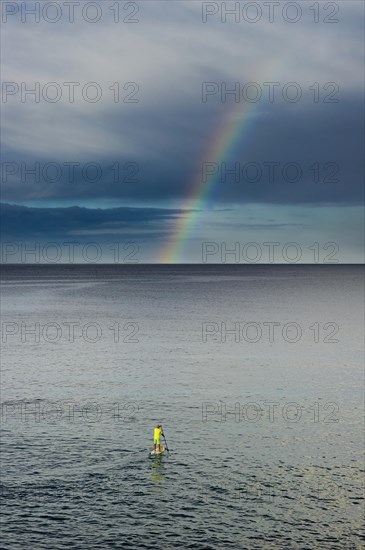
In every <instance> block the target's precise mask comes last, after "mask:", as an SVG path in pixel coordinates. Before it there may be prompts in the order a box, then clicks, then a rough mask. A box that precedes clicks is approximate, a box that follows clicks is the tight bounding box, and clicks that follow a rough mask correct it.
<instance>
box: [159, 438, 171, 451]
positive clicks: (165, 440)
mask: <svg viewBox="0 0 365 550" xmlns="http://www.w3.org/2000/svg"><path fill="white" fill-rule="evenodd" d="M161 435H162V437H163V438H164V441H165V445H166V450H167V452H168V453H169V452H170V451H169V448H168V446H167V441H166V437H165V434H161Z"/></svg>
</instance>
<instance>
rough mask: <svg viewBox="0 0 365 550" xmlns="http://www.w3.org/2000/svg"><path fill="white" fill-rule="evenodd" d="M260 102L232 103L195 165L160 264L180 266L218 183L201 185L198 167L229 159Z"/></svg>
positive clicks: (213, 179)
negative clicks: (188, 190)
mask: <svg viewBox="0 0 365 550" xmlns="http://www.w3.org/2000/svg"><path fill="white" fill-rule="evenodd" d="M258 103H259V102H256V103H252V102H251V103H250V102H244V101H242V102H239V103H233V108H232V109H231V110H230V112H229V113H228V115H226V116H225V119H224V120H223V122H221V123H220V127H219V129H218V131H217V132H216V133H215V134H214V139H213V140H212V142H211V143H209V144H208V147H207V148H206V149H205V151H204V154H203V155H202V156H201V161H200V164H199V166H198V170H197V174H196V176H195V178H194V179H193V181H192V184H191V185H190V186H189V189H190V192H189V194H188V197H187V198H186V199H185V200H184V203H183V206H182V210H183V211H184V213H183V214H182V215H181V216H179V218H178V219H177V221H176V223H175V226H174V227H173V229H172V232H171V234H170V236H169V239H168V241H167V243H166V244H165V246H164V248H163V251H162V254H161V256H160V261H159V263H166V264H171V263H179V261H181V258H182V253H183V249H184V246H185V244H186V242H187V240H188V239H189V237H190V236H191V234H192V232H193V231H194V229H195V228H196V226H197V224H198V222H199V221H200V220H201V217H202V214H203V212H204V204H205V203H206V201H207V199H208V198H209V195H210V194H211V191H212V190H213V189H214V187H215V185H216V183H217V182H218V181H219V178H220V174H219V171H218V174H215V175H211V176H208V177H207V181H206V182H203V178H202V174H201V166H202V163H203V162H214V163H216V164H218V165H219V164H220V163H221V162H223V161H224V160H225V159H227V158H228V156H229V154H230V152H231V151H232V149H233V147H234V145H235V143H236V141H237V139H238V137H240V136H242V134H243V133H244V132H245V134H246V136H247V135H248V129H249V128H250V127H251V125H252V122H253V120H254V118H255V117H254V111H255V110H256V109H257V106H258Z"/></svg>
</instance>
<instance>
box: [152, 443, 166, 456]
mask: <svg viewBox="0 0 365 550" xmlns="http://www.w3.org/2000/svg"><path fill="white" fill-rule="evenodd" d="M163 452H165V447H164V446H163V445H161V450H160V451H151V452H150V455H152V456H158V455H162V453H163Z"/></svg>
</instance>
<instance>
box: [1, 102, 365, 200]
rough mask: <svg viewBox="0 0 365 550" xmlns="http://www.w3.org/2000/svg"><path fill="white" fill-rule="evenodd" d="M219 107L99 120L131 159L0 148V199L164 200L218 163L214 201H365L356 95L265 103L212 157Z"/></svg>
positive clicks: (360, 111)
mask: <svg viewBox="0 0 365 550" xmlns="http://www.w3.org/2000/svg"><path fill="white" fill-rule="evenodd" d="M230 107H231V108H232V105H231V106H230ZM170 108H171V106H170ZM224 109H225V110H226V111H227V106H223V105H222V104H220V105H217V104H214V105H208V106H204V108H203V107H202V105H200V106H199V107H198V106H197V105H196V104H194V103H193V104H192V105H185V106H184V108H178V107H176V108H175V107H174V108H171V110H169V108H167V107H166V108H164V109H162V110H161V111H160V112H159V111H157V112H153V113H148V112H143V113H141V114H140V115H138V116H135V117H134V119H133V123H132V120H129V118H128V117H127V119H123V117H118V116H112V115H111V114H110V115H108V114H107V115H105V117H104V123H105V124H107V125H108V127H109V129H110V132H111V133H112V134H113V135H115V136H116V139H119V140H120V141H123V140H125V139H129V140H130V143H131V147H132V149H133V154H129V155H125V154H124V155H123V154H121V155H120V156H115V157H111V156H109V155H80V156H79V157H77V155H73V156H72V158H70V157H64V156H61V155H59V156H56V155H53V156H52V157H45V156H44V155H43V154H42V155H38V156H35V155H31V156H29V155H27V156H26V157H22V156H20V155H19V153H17V152H15V151H13V152H12V153H10V152H9V151H7V152H6V151H5V152H4V155H3V165H2V168H3V170H2V199H3V201H9V202H10V201H11V202H15V201H20V200H22V201H24V200H32V199H35V198H38V199H44V200H54V201H57V200H59V199H71V200H74V201H75V203H76V204H77V202H78V201H82V200H86V199H87V200H95V201H97V200H98V199H106V198H107V199H118V200H119V201H120V202H122V201H123V200H126V199H127V200H129V201H138V202H139V203H140V202H141V201H145V202H148V203H150V204H151V205H153V204H154V203H160V202H161V200H170V199H183V198H184V197H186V196H187V195H188V194H189V191H190V189H191V187H192V185H194V186H195V187H196V188H197V189H199V188H201V187H204V184H203V183H201V180H202V178H203V171H204V166H207V164H204V163H215V164H214V165H213V166H214V170H215V172H216V174H215V183H214V185H213V186H212V192H211V194H210V198H211V200H212V201H213V202H216V203H217V204H220V203H221V204H222V205H223V204H224V203H227V202H228V203H237V204H240V203H247V202H262V203H268V204H270V203H273V204H318V205H319V204H349V205H353V204H361V203H362V201H363V184H362V182H363V127H362V115H363V100H362V98H361V97H360V96H357V95H352V96H350V97H348V98H345V97H340V98H339V103H336V104H311V105H308V104H306V105H294V104H289V105H284V106H275V105H274V106H272V105H265V106H264V107H263V108H262V110H261V111H260V109H257V111H256V112H254V113H253V114H252V115H250V116H252V117H253V121H252V122H250V129H249V130H248V131H247V130H246V129H245V126H246V122H245V121H244V120H243V121H242V131H241V133H238V137H237V139H236V140H235V142H234V144H233V146H232V148H231V149H230V151H229V153H228V154H227V155H226V156H224V157H222V158H215V157H213V156H209V153H205V154H204V153H202V147H201V143H202V142H209V141H210V140H214V139H218V138H217V137H215V136H214V131H219V121H220V120H221V119H222V112H223V110H224ZM226 116H238V117H239V116H242V115H240V114H239V113H235V114H234V115H229V114H226ZM128 120H129V121H128ZM239 124H240V123H239ZM133 126H135V128H134V129H131V130H129V128H132V127H133ZM150 128H153V129H154V132H155V137H154V138H153V139H152V138H151V136H150V134H149V132H148V131H147V129H150ZM118 132H119V136H118ZM207 149H208V150H209V147H208V148H207ZM71 161H74V162H77V163H78V165H77V166H76V167H75V168H74V172H73V174H72V175H71V173H70V169H69V168H68V167H67V166H66V164H67V163H69V162H71ZM6 162H8V163H10V164H5V163H6ZM48 162H53V163H56V164H57V166H58V168H57V169H56V168H55V169H53V168H52V167H50V168H49V169H47V171H45V170H44V167H45V166H46V165H47V163H48ZM90 162H91V163H96V164H97V165H98V166H99V167H100V171H99V175H97V173H96V169H95V170H94V169H93V168H92V167H91V168H90V169H88V171H84V172H83V168H85V166H86V165H87V163H90ZM223 162H224V163H225V165H224V164H222V163H223ZM12 163H16V164H12ZM21 163H23V169H22V166H21ZM36 163H38V164H39V167H40V168H39V181H38V183H37V182H35V176H34V175H33V174H31V173H26V170H30V171H31V170H32V169H34V167H35V165H36ZM131 163H132V164H133V165H132V164H131ZM236 163H238V168H237V164H236ZM116 164H118V167H119V173H118V174H117V172H116V169H115V166H116ZM270 165H271V166H270ZM112 166H114V168H112ZM210 166H211V167H212V165H210ZM233 168H236V169H237V170H238V174H237V176H234V175H232V174H229V173H228V172H227V175H225V173H226V171H227V170H232V169H233ZM211 169H213V168H211ZM57 170H58V173H57ZM12 172H15V173H14V174H12ZM94 178H95V180H96V181H93V180H94ZM235 178H237V180H236V179H235ZM57 179H58V181H54V180H57ZM120 202H119V203H120Z"/></svg>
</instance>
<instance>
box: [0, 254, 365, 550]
mask: <svg viewBox="0 0 365 550" xmlns="http://www.w3.org/2000/svg"><path fill="white" fill-rule="evenodd" d="M1 310H2V325H1V348H2V349H1V367H2V376H1V382H2V390H1V428H2V437H1V445H2V452H1V471H2V476H1V500H2V524H1V531H2V536H1V540H2V542H1V547H2V548H4V549H6V550H18V549H19V550H41V549H42V550H43V549H44V550H61V549H67V550H69V549H85V550H91V549H92V550H93V549H109V548H110V549H112V548H115V549H119V548H120V549H122V548H123V549H151V548H158V549H190V548H191V549H197V550H206V549H214V550H216V549H222V550H226V549H230V548H232V549H281V548H285V549H286V548H287V549H303V550H304V549H313V548H314V549H316V548H320V549H329V550H335V549H339V550H340V549H341V550H342V549H360V548H364V542H365V537H364V524H363V512H364V494H363V482H364V455H363V449H364V430H363V427H364V406H363V403H364V371H363V365H364V269H363V266H359V265H282V266H280V265H75V264H73V265H4V266H2V268H1ZM158 423H161V424H162V426H163V430H164V435H165V441H166V445H167V448H168V450H166V451H165V452H164V453H163V454H162V455H159V456H157V457H152V456H151V455H150V451H151V450H152V448H153V429H154V426H155V425H156V424H158ZM161 442H163V441H161Z"/></svg>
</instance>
